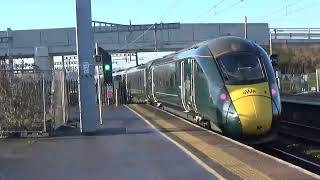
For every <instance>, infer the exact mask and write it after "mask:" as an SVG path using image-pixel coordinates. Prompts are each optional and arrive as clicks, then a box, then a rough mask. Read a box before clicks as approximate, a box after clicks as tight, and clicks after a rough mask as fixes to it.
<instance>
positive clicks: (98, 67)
mask: <svg viewBox="0 0 320 180" xmlns="http://www.w3.org/2000/svg"><path fill="white" fill-rule="evenodd" d="M96 55H99V49H98V43H96ZM96 69H97V70H96V71H97V74H98V82H97V89H98V101H99V120H100V124H101V125H102V124H103V121H102V100H101V83H100V82H101V79H100V65H99V64H97V68H96Z"/></svg>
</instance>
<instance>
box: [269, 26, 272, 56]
mask: <svg viewBox="0 0 320 180" xmlns="http://www.w3.org/2000/svg"><path fill="white" fill-rule="evenodd" d="M269 51H270V55H272V54H273V50H272V33H271V31H270V32H269Z"/></svg>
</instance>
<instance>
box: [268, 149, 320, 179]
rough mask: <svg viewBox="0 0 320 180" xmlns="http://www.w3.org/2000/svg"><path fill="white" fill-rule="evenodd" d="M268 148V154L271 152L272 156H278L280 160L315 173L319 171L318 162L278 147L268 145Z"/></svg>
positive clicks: (319, 165)
mask: <svg viewBox="0 0 320 180" xmlns="http://www.w3.org/2000/svg"><path fill="white" fill-rule="evenodd" d="M269 150H271V152H270V153H269V154H273V155H274V156H277V157H278V158H281V159H282V160H285V161H288V162H290V163H292V164H295V165H297V166H300V167H302V168H304V169H307V170H309V171H311V172H314V173H317V174H319V173H320V164H318V163H315V162H313V161H310V160H307V159H305V158H303V157H299V156H297V155H295V154H292V153H289V152H286V151H284V150H282V149H279V148H275V147H270V148H269ZM274 153H276V154H274Z"/></svg>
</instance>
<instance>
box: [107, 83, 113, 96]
mask: <svg viewBox="0 0 320 180" xmlns="http://www.w3.org/2000/svg"><path fill="white" fill-rule="evenodd" d="M112 96H113V87H112V86H107V98H111V97H112Z"/></svg>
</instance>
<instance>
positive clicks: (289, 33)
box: [270, 28, 320, 39]
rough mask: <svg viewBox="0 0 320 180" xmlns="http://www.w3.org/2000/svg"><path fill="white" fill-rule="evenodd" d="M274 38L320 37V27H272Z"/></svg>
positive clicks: (271, 31)
mask: <svg viewBox="0 0 320 180" xmlns="http://www.w3.org/2000/svg"><path fill="white" fill-rule="evenodd" d="M270 33H271V37H272V39H320V28H271V29H270Z"/></svg>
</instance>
